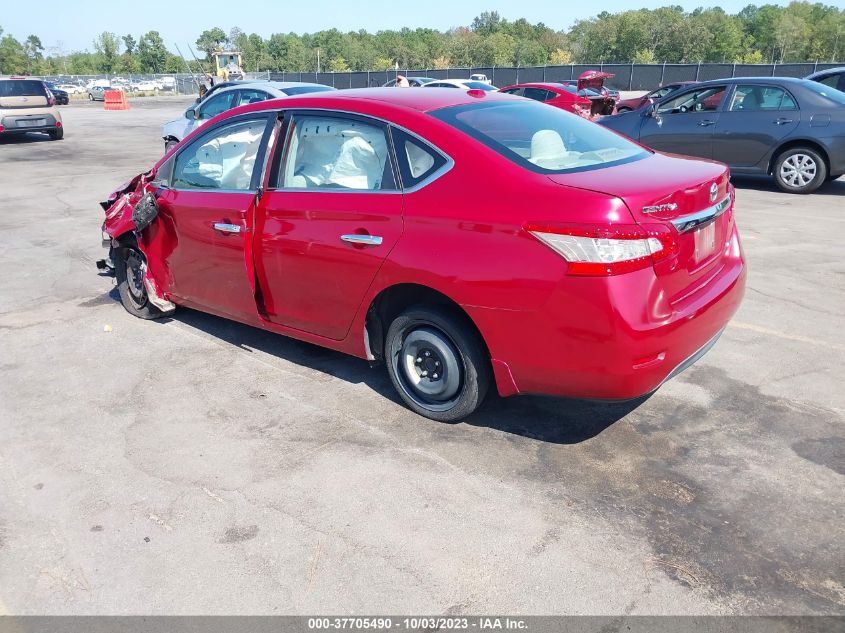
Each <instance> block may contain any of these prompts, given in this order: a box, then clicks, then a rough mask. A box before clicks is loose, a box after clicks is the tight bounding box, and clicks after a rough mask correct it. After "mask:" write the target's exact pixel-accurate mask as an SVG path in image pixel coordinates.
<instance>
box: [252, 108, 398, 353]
mask: <svg viewBox="0 0 845 633" xmlns="http://www.w3.org/2000/svg"><path fill="white" fill-rule="evenodd" d="M285 136H286V141H285V143H279V147H278V148H277V151H276V155H277V156H276V158H275V163H274V168H273V170H272V172H271V174H270V179H269V182H268V186H267V190H266V191H265V192H264V193H263V195H262V197H261V201H260V203H259V205H258V214H257V217H256V237H257V239H258V240H259V242H258V244H256V248H255V252H256V256H255V258H256V261H255V264H256V272H257V279H258V286H259V288H260V296H261V305H260V308H261V310H262V312H263V314H264V316H265V318H267V319H268V320H269V321H272V322H274V323H278V324H281V325H284V326H287V327H291V328H296V329H298V330H303V331H306V332H311V333H313V334H318V335H320V336H325V337H327V338H331V339H335V340H341V339H343V338H344V337H345V336H346V334H347V332H348V331H349V327H350V326H351V324H352V320H353V318H354V316H355V313H356V311H357V310H358V308H359V306H360V304H361V301H362V299H363V296H364V293H365V292H366V291H367V288H368V287H369V286H370V284H371V283H372V281H373V279H374V277H375V275H376V273H377V272H378V269H379V267H380V266H381V265H382V263H383V262H384V259H385V258H386V257H387V255H388V253H389V252H390V251H391V249H392V248H393V246H394V244H395V243H396V241H397V240H398V239H399V236H400V235H401V234H402V194H401V192H400V190H399V187H398V186H397V177H396V172H395V167H394V160H393V156H392V154H393V152H392V150H391V145H390V142H389V138H388V135H387V127H386V125H385V124H384V123H382V122H380V121H377V120H375V119H370V118H364V117H358V116H354V115H349V114H341V113H333V112H322V111H295V112H292V113H289V114H288V115H286V121H285Z"/></svg>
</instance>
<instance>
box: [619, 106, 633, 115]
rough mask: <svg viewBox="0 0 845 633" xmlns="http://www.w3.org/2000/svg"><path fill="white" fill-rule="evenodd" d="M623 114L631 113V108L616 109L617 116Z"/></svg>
mask: <svg viewBox="0 0 845 633" xmlns="http://www.w3.org/2000/svg"><path fill="white" fill-rule="evenodd" d="M623 112H631V108H625V107H622V108H616V114H622V113H623Z"/></svg>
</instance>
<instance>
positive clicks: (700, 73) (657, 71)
mask: <svg viewBox="0 0 845 633" xmlns="http://www.w3.org/2000/svg"><path fill="white" fill-rule="evenodd" d="M840 65H845V62H843V63H840V64H828V63H825V64H822V63H806V64H570V65H567V66H522V67H504V66H499V67H486V68H484V67H476V68H447V69H433V68H429V69H420V70H414V69H402V70H399V71H395V70H389V71H351V72H338V73H333V72H284V71H283V72H272V71H265V72H258V73H247V78H249V79H270V80H274V81H306V82H315V83H320V84H325V85H327V86H334V87H335V88H367V87H372V86H381V85H383V84H385V83H387V82H388V81H390V80H391V79H395V78H396V75H397V74H402V75H405V76H406V77H431V78H433V79H466V78H468V77H469V76H470V75H473V74H483V75H486V76H487V78H488V79H489V81H490V83H492V84H493V85H496V86H500V87H501V86H507V85H510V84H516V83H526V82H537V81H555V82H558V81H573V80H577V79H578V75H580V74H581V73H582V72H584V71H585V70H602V71H605V72H608V73H612V74H613V75H615V76H614V77H613V78H612V79H608V80H607V81H605V85H606V86H608V87H609V88H615V89H617V90H650V89H652V88H654V87H657V86H660V85H663V84H667V83H671V82H675V81H707V80H709V79H721V78H725V77H805V76H806V75H809V74H810V73H813V72H815V71H817V70H824V69H827V68H834V67H836V66H840ZM44 79H46V80H48V81H52V82H54V83H57V84H60V83H70V84H73V85H77V86H82V87H86V86H88V85H90V84H93V82H95V81H98V80H99V81H109V82H110V83H112V84H113V85H121V86H125V87H126V89H127V90H129V91H130V92H131V91H133V90H137V91H144V92H150V91H154V92H157V93H161V94H168V93H170V94H186V95H187V94H196V93H197V90H198V85H197V83H196V82H197V81H200V80H201V79H202V78H201V77H193V76H191V75H189V74H187V73H178V74H170V75H126V76H111V77H109V76H108V75H59V76H54V77H44Z"/></svg>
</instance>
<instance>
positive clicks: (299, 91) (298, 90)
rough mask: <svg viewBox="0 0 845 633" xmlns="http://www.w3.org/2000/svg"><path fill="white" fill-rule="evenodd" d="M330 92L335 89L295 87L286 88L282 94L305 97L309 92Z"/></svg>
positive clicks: (328, 87) (326, 87)
mask: <svg viewBox="0 0 845 633" xmlns="http://www.w3.org/2000/svg"><path fill="white" fill-rule="evenodd" d="M329 90H334V88H332V87H331V86H294V87H293V88H284V89H283V90H282V92H284V93H285V94H286V95H287V96H289V97H292V96H293V95H304V94H307V93H309V92H328V91H329Z"/></svg>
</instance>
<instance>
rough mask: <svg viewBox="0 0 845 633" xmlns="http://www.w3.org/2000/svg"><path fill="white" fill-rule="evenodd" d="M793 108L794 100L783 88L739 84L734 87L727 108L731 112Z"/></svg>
mask: <svg viewBox="0 0 845 633" xmlns="http://www.w3.org/2000/svg"><path fill="white" fill-rule="evenodd" d="M794 109H795V101H794V100H793V99H792V97H791V96H790V95H789V93H788V92H786V91H785V90H784V89H783V88H776V87H774V86H759V85H741V84H740V85H739V86H737V87H736V90H735V91H734V96H733V98H732V99H731V107H730V108H729V110H730V111H731V112H759V111H765V110H794Z"/></svg>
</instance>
